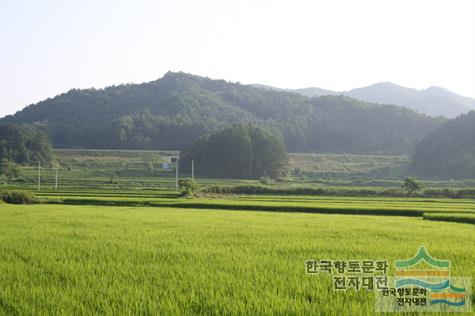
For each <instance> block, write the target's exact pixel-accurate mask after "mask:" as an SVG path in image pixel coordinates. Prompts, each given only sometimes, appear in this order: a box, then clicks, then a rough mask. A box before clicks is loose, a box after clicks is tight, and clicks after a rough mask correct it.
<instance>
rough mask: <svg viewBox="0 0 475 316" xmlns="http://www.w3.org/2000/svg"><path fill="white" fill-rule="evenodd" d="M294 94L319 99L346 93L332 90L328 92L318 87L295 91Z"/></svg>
mask: <svg viewBox="0 0 475 316" xmlns="http://www.w3.org/2000/svg"><path fill="white" fill-rule="evenodd" d="M293 91H294V92H297V93H299V94H301V95H304V96H306V97H310V98H311V97H319V96H322V95H340V94H344V93H340V92H335V91H331V90H326V89H322V88H317V87H311V88H302V89H295V90H293Z"/></svg>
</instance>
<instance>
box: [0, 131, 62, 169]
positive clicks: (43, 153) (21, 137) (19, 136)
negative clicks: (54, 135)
mask: <svg viewBox="0 0 475 316" xmlns="http://www.w3.org/2000/svg"><path fill="white" fill-rule="evenodd" d="M0 159H2V160H3V159H4V160H7V161H13V162H15V163H18V164H30V163H37V162H41V163H42V164H47V165H50V164H51V163H52V162H53V160H54V156H53V150H52V148H51V143H50V142H49V139H48V137H47V136H46V134H45V133H43V132H42V131H40V130H39V129H38V128H36V127H35V126H34V125H13V124H8V125H1V126H0Z"/></svg>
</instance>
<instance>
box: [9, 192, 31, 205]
mask: <svg viewBox="0 0 475 316" xmlns="http://www.w3.org/2000/svg"><path fill="white" fill-rule="evenodd" d="M1 196H2V200H3V201H4V202H6V203H10V204H31V203H33V202H34V201H35V200H34V198H33V194H31V193H30V192H23V191H6V192H3V193H1Z"/></svg>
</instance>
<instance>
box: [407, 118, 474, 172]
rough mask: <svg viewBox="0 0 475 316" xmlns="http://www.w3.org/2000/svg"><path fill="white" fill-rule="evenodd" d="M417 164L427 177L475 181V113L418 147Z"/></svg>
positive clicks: (437, 131) (438, 131) (451, 123)
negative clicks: (473, 179) (470, 179)
mask: <svg viewBox="0 0 475 316" xmlns="http://www.w3.org/2000/svg"><path fill="white" fill-rule="evenodd" d="M413 164H414V168H415V170H416V171H418V172H419V173H420V174H422V175H425V176H432V177H442V178H475V111H471V112H469V113H468V114H465V115H461V116H459V117H457V118H455V119H453V120H450V121H447V122H446V123H445V124H443V125H442V126H440V127H439V128H437V129H435V130H433V131H432V132H431V133H430V134H429V135H428V136H427V137H426V138H424V139H423V140H422V141H421V142H420V143H419V144H418V145H417V146H416V150H415V152H414V156H413Z"/></svg>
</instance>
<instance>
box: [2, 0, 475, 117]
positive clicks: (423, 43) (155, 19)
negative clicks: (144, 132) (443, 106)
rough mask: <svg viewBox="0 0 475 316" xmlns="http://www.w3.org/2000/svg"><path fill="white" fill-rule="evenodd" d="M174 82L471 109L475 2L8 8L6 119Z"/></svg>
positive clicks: (34, 4)
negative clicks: (381, 92)
mask: <svg viewBox="0 0 475 316" xmlns="http://www.w3.org/2000/svg"><path fill="white" fill-rule="evenodd" d="M168 70H172V71H179V70H181V71H185V72H189V73H193V74H198V75H205V76H208V77H211V78H216V79H226V80H231V81H240V82H241V83H263V84H269V85H273V86H277V87H285V88H301V87H308V86H318V87H322V88H327V89H332V90H347V89H351V88H355V87H360V86H365V85H369V84H372V83H376V82H379V81H392V82H395V83H398V84H401V85H405V86H409V87H414V88H418V89H421V88H427V87H429V86H432V85H437V86H442V87H445V88H448V89H450V90H452V91H454V92H456V93H459V94H462V95H466V96H471V97H475V1H474V0H446V1H437V0H427V1H426V0H409V1H406V0H394V1H393V0H358V1H356V0H348V1H342V0H327V1H316V0H313V1H311V0H310V1H296V0H292V1H277V0H270V1H266V0H253V1H252V0H251V1H239V0H229V1H228V0H219V1H204V0H203V1H200V0H190V1H184V0H173V1H172V0H170V1H164V0H162V1H160V0H156V1H144V0H135V1H134V0H130V1H118V0H110V1H108V0H96V1H93V0H91V1H86V0H84V1H81V0H71V1H66V0H61V1H44V0H31V1H26V0H0V117H1V116H4V115H6V114H10V113H14V112H15V111H17V110H19V109H21V108H23V107H24V106H26V105H28V104H31V103H36V102H38V101H40V100H43V99H45V98H48V97H54V96H55V95H57V94H59V93H62V92H66V91H67V90H69V89H71V88H88V87H96V88H99V87H105V86H109V85H113V84H120V83H130V82H134V83H140V82H145V81H151V80H155V79H158V78H160V77H161V76H163V74H164V73H165V72H167V71H168Z"/></svg>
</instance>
